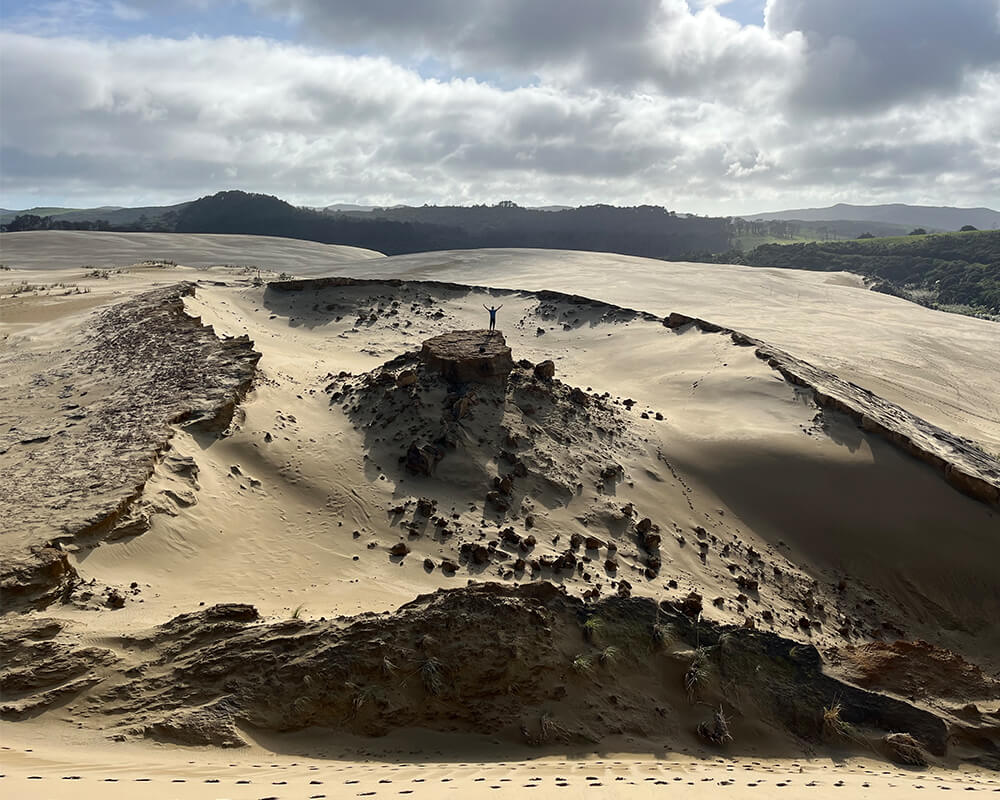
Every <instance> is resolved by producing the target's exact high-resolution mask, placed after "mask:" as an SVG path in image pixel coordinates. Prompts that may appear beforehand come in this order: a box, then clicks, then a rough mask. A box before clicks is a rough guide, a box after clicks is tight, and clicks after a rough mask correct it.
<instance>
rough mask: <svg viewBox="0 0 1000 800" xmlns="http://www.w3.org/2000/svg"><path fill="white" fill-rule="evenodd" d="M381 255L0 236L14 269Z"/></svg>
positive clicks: (277, 266) (74, 235) (172, 238)
mask: <svg viewBox="0 0 1000 800" xmlns="http://www.w3.org/2000/svg"><path fill="white" fill-rule="evenodd" d="M382 257H383V256H382V254H381V253H377V252H375V251H374V250H366V249H364V248H363V247H347V246H345V245H337V244H319V243H318V242H306V241H301V240H298V239H284V238H281V237H272V236H241V235H239V234H224V233H184V234H175V233H115V232H110V231H109V232H103V231H21V232H18V233H5V234H3V235H2V236H0V263H3V264H5V265H7V266H8V267H13V268H16V269H40V270H53V269H74V268H77V267H86V266H100V267H113V266H128V265H131V264H138V263H140V262H142V261H147V260H167V261H173V262H175V263H177V264H184V265H185V266H188V267H210V266H212V265H215V264H233V265H237V266H244V265H253V266H257V267H263V268H265V269H270V270H274V271H275V272H283V271H288V272H298V271H299V270H303V269H309V268H313V269H315V268H316V267H317V266H318V265H324V266H326V267H329V266H330V265H332V264H337V263H341V262H350V261H362V260H366V259H372V258H382Z"/></svg>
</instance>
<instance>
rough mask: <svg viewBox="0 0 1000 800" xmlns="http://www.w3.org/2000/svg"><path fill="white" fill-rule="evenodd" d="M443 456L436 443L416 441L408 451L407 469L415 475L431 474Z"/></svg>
mask: <svg viewBox="0 0 1000 800" xmlns="http://www.w3.org/2000/svg"><path fill="white" fill-rule="evenodd" d="M442 456H443V453H442V452H441V451H440V450H439V449H438V448H437V447H435V446H434V445H432V444H427V443H425V442H414V443H413V444H411V445H410V447H409V449H408V450H407V451H406V469H407V471H408V472H412V473H413V474H414V475H431V474H432V473H433V472H434V468H435V467H436V466H437V463H438V462H439V461H440V460H441V458H442Z"/></svg>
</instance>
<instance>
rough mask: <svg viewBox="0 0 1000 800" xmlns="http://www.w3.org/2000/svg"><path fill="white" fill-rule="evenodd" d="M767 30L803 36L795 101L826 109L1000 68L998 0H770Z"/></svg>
mask: <svg viewBox="0 0 1000 800" xmlns="http://www.w3.org/2000/svg"><path fill="white" fill-rule="evenodd" d="M766 13H767V17H766V19H767V28H768V30H769V31H771V32H773V33H775V34H778V35H785V34H789V33H792V32H796V31H797V32H800V33H802V34H803V35H804V37H805V42H806V48H805V59H804V63H803V65H802V70H801V71H800V73H799V75H798V76H797V79H796V81H795V82H794V85H793V87H792V92H793V94H792V97H793V102H794V103H795V104H796V105H798V106H801V107H803V108H804V109H807V110H811V111H823V112H830V113H838V112H848V113H850V112H852V111H857V110H864V111H868V110H872V109H879V108H885V107H888V106H891V105H894V104H896V103H899V102H902V101H905V100H910V99H921V98H925V97H927V96H933V95H946V96H947V95H952V94H954V93H956V92H958V91H959V90H961V88H962V84H963V82H964V81H965V80H966V77H967V76H968V74H969V73H970V72H974V71H976V70H980V69H996V68H997V66H998V65H1000V2H997V0H918V2H914V1H913V0H771V1H770V2H769V3H768V6H767V12H766Z"/></svg>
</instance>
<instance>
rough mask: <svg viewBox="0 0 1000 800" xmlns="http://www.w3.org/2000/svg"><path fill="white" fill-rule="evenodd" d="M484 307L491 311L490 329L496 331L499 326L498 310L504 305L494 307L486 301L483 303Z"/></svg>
mask: <svg viewBox="0 0 1000 800" xmlns="http://www.w3.org/2000/svg"><path fill="white" fill-rule="evenodd" d="M483 308H485V309H486V310H487V311H489V312H490V330H491V331H495V330H496V328H497V312H498V311H499V310H500V309H501V308H503V306H502V305H500V306H496V307H495V308H493V307H490V306H488V305H486V303H483Z"/></svg>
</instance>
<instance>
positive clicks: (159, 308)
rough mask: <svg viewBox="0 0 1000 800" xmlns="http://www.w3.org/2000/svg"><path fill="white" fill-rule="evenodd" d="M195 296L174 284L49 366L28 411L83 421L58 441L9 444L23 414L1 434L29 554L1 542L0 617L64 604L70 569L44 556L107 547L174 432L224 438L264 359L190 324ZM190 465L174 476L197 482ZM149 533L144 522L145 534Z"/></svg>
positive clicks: (105, 315) (13, 525)
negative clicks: (179, 427) (30, 565)
mask: <svg viewBox="0 0 1000 800" xmlns="http://www.w3.org/2000/svg"><path fill="white" fill-rule="evenodd" d="M194 291H195V285H194V284H193V283H179V284H174V285H172V286H168V287H165V288H162V289H154V290H152V291H149V292H145V293H143V294H140V295H138V296H136V297H134V298H132V299H131V300H127V301H125V302H123V303H118V304H116V305H113V306H110V307H108V308H105V309H103V310H101V311H98V312H96V313H95V314H93V315H92V316H91V318H90V319H89V321H88V322H87V323H86V325H85V327H84V328H83V329H82V332H81V334H80V341H79V344H80V346H79V347H78V348H73V349H72V357H71V358H69V359H68V360H63V361H58V360H57V361H55V362H54V363H53V362H48V363H44V364H42V363H41V362H40V364H39V369H40V370H41V371H40V373H39V374H37V375H35V376H34V378H33V380H32V382H31V383H30V385H26V386H25V387H23V391H21V392H20V394H21V395H22V400H23V401H24V402H25V403H33V404H35V405H36V407H43V408H44V407H46V406H47V405H51V406H53V409H54V411H55V410H57V409H58V408H61V407H62V406H63V405H64V404H65V403H66V401H67V400H68V399H74V398H75V402H74V406H79V407H82V408H83V409H84V410H85V411H86V413H85V414H84V415H83V416H82V417H80V418H79V419H76V418H74V419H73V420H72V422H73V424H72V425H66V426H65V427H61V425H62V421H61V417H60V416H59V415H58V413H54V415H53V420H54V422H53V424H54V425H55V426H56V427H55V428H54V429H53V433H58V435H52V436H49V437H48V438H47V439H45V440H44V441H39V442H37V443H35V444H32V445H31V448H32V449H31V453H30V457H28V454H26V453H25V452H24V446H23V445H20V444H18V443H17V442H16V441H13V440H12V439H16V440H18V441H20V439H22V438H24V437H23V436H22V435H21V434H20V433H18V424H17V423H18V418H17V415H16V410H12V412H11V413H10V414H8V415H5V416H9V417H10V418H11V420H12V422H11V423H10V424H7V420H6V419H5V425H4V433H0V471H2V472H3V474H4V480H3V481H2V483H0V519H3V520H4V524H5V527H7V528H9V529H10V530H12V531H17V533H18V540H19V541H20V542H22V543H27V544H21V545H17V544H15V542H14V541H13V539H10V540H8V541H7V542H4V546H3V551H2V552H0V556H2V559H0V560H2V562H3V567H2V570H0V582H2V584H3V586H4V587H5V591H4V592H3V593H2V597H0V609H3V610H6V609H9V608H13V607H17V606H22V605H24V604H25V603H28V604H32V603H33V604H38V605H45V604H46V603H48V602H51V601H52V599H54V597H55V596H57V595H59V593H60V590H59V589H58V588H57V587H56V584H57V583H58V582H59V580H60V579H61V577H62V576H63V575H65V574H66V570H62V571H61V572H60V571H58V570H56V571H55V572H53V571H52V569H51V565H52V563H53V562H52V559H50V558H48V557H47V556H46V555H45V553H44V552H43V551H42V550H40V549H38V548H37V545H58V544H62V543H75V544H81V545H83V546H86V545H88V544H92V543H94V542H95V541H99V540H101V539H102V538H104V537H105V536H107V535H108V534H109V533H110V532H111V530H112V529H113V528H114V526H115V525H116V523H117V522H118V521H119V520H122V519H123V518H124V517H125V516H126V514H127V513H128V512H129V510H130V508H131V507H132V504H133V503H134V501H135V500H136V499H137V498H138V497H139V495H140V494H141V493H142V489H143V486H144V485H145V483H146V481H147V480H148V479H149V477H150V476H151V475H152V473H153V470H154V468H155V466H156V464H157V461H158V458H159V456H160V455H161V453H163V451H164V450H165V449H166V448H167V447H168V444H169V440H170V438H171V435H172V430H171V426H172V425H175V424H185V425H196V426H200V427H202V428H204V429H207V430H210V431H220V430H222V429H224V428H226V427H227V426H228V425H229V424H230V423H231V421H232V417H233V413H234V411H235V408H236V406H237V404H238V403H239V402H240V400H241V399H242V398H243V396H244V395H245V394H246V393H247V391H249V389H250V387H251V384H252V382H253V378H254V375H255V372H256V366H257V361H258V360H259V359H260V353H257V352H255V351H254V350H253V344H252V342H250V340H249V339H248V338H247V337H245V336H242V337H238V338H232V339H220V338H219V337H218V336H216V334H215V332H214V331H213V329H212V328H211V327H210V326H206V325H203V324H202V323H201V321H200V320H198V319H196V318H193V317H190V316H188V314H187V313H186V312H185V310H184V297H185V296H188V295H191V294H193V293H194ZM63 352H64V351H59V353H60V358H62V359H66V356H65V355H62V353H63ZM2 362H3V358H2V357H0V368H2ZM14 388H15V390H19V389H21V388H22V387H14ZM7 428H9V429H10V430H9V431H8V430H7ZM190 466H191V465H185V464H184V463H183V460H181V461H178V462H176V463H171V464H170V465H169V467H170V469H172V470H174V469H179V470H181V471H182V472H183V471H184V470H187V471H188V472H189V473H190V472H191V469H190ZM192 474H194V473H192ZM192 479H193V478H192ZM141 529H142V525H141V524H139V521H136V527H135V530H136V532H139V531H141ZM33 546H34V547H33ZM22 547H23V548H24V549H23V550H21V549H20V548H22ZM29 548H32V549H30V550H29ZM26 550H27V551H28V553H30V555H26V556H24V557H26V558H28V559H29V560H30V559H35V560H37V561H38V562H39V563H38V565H37V566H36V567H35V568H34V569H33V570H30V569H29V570H28V572H30V573H31V574H32V575H34V576H35V577H36V578H38V579H39V581H40V582H39V581H36V580H34V579H32V578H31V577H30V576H28V579H25V576H26V574H27V573H26V572H25V570H26V569H27V568H26V567H25V566H24V564H23V560H24V557H22V554H24V553H25V551H26ZM12 565H13V566H12ZM19 565H20V566H19ZM45 576H50V577H51V580H46V579H45ZM16 587H20V588H16ZM8 588H9V590H8Z"/></svg>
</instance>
